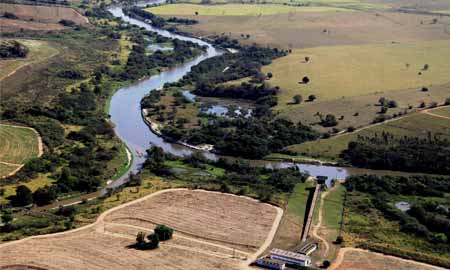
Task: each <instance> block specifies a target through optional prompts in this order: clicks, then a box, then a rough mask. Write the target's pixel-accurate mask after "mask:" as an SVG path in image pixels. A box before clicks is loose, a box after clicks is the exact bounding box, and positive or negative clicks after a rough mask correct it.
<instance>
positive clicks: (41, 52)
mask: <svg viewBox="0 0 450 270" xmlns="http://www.w3.org/2000/svg"><path fill="white" fill-rule="evenodd" d="M17 41H19V42H20V43H22V44H24V45H25V46H26V47H27V48H28V49H29V53H28V55H27V57H26V58H25V59H23V58H18V59H10V60H0V81H2V80H3V79H4V78H5V77H8V76H11V75H13V74H14V73H15V72H16V70H18V69H20V68H22V67H24V66H25V65H29V64H33V63H38V62H41V61H43V60H45V59H48V58H50V57H52V56H54V55H56V54H57V53H58V49H57V48H56V47H54V46H52V44H51V43H49V42H46V41H41V40H25V39H19V40H17Z"/></svg>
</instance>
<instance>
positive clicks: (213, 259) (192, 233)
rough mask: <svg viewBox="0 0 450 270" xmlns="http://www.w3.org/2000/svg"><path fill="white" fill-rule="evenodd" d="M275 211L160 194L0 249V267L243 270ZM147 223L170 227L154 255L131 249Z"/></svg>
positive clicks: (225, 198) (236, 200)
mask: <svg viewBox="0 0 450 270" xmlns="http://www.w3.org/2000/svg"><path fill="white" fill-rule="evenodd" d="M212 202H214V203H212ZM277 212H278V210H277V209H276V208H275V207H273V206H270V205H268V204H263V203H259V202H257V201H255V200H251V199H249V198H244V197H239V196H233V195H227V194H222V193H215V192H206V191H189V190H184V189H182V190H166V191H163V192H159V193H155V194H153V195H150V196H149V197H145V198H142V199H139V200H138V201H134V202H131V203H128V204H125V205H121V206H119V207H117V208H116V209H111V210H109V211H108V212H105V213H104V214H103V215H102V216H100V217H99V219H98V220H97V222H96V223H95V224H93V225H92V226H88V227H84V228H81V229H78V230H74V231H69V232H66V233H61V234H55V235H47V236H43V237H36V238H28V239H25V240H22V241H17V242H11V243H7V244H4V245H0V268H2V267H3V268H4V267H8V266H13V265H21V266H34V267H40V268H42V269H75V270H77V269H80V270H81V269H93V270H95V269H162V268H164V269H169V270H172V269H174V270H175V269H188V270H189V269H192V270H194V269H205V270H206V269H224V270H225V269H227V270H228V269H242V268H244V264H247V263H248V262H247V261H244V260H245V258H248V256H252V254H253V252H255V250H256V249H257V248H259V247H260V246H261V245H263V242H267V239H266V238H268V239H269V240H271V238H270V237H268V235H269V236H271V235H272V233H271V231H273V229H276V226H275V227H274V228H272V226H273V224H274V221H275V220H277V219H278V218H279V213H278V214H277ZM263 214H264V215H263ZM276 217H277V218H276ZM153 222H164V223H165V224H166V225H169V226H172V227H174V228H175V233H174V236H173V239H171V240H168V241H165V242H160V246H159V248H158V249H155V250H147V251H138V250H135V249H133V248H130V247H129V246H130V245H132V244H134V243H135V239H136V234H137V232H139V231H145V232H150V231H151V230H152V229H153V228H154V224H155V223H153ZM275 224H277V223H276V222H275ZM236 228H240V229H242V231H240V230H237V229H236ZM185 231H186V232H185ZM211 238H213V239H211ZM225 240H226V241H225ZM242 244H245V245H251V246H252V245H257V246H255V247H254V248H251V249H248V248H246V247H245V246H242ZM265 244H266V243H265ZM235 246H239V247H241V249H239V248H235ZM247 247H248V246H247ZM44 258H45V259H44ZM3 268H2V269H3Z"/></svg>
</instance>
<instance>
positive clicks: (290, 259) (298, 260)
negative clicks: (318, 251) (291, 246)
mask: <svg viewBox="0 0 450 270" xmlns="http://www.w3.org/2000/svg"><path fill="white" fill-rule="evenodd" d="M270 258H271V259H273V260H281V261H284V262H286V263H288V264H292V265H299V266H310V265H311V258H310V257H309V256H306V255H303V254H300V253H296V252H292V251H286V250H281V249H277V248H274V249H272V250H271V251H270Z"/></svg>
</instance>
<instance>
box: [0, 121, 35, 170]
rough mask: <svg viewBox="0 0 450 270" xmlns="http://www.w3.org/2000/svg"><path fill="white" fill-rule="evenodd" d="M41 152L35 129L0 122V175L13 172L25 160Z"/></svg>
mask: <svg viewBox="0 0 450 270" xmlns="http://www.w3.org/2000/svg"><path fill="white" fill-rule="evenodd" d="M42 153H43V149H42V141H41V138H40V136H39V134H38V133H37V132H36V130H34V129H32V128H29V127H20V126H11V125H3V124H0V164H2V167H1V168H2V170H1V174H0V177H3V176H7V175H9V174H11V173H13V172H15V171H16V170H18V169H20V168H21V167H22V166H23V164H24V163H25V162H26V161H27V160H29V159H30V158H34V157H39V156H41V155H42Z"/></svg>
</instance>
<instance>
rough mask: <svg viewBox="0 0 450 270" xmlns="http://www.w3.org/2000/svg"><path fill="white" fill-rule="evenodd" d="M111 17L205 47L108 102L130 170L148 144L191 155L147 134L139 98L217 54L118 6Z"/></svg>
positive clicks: (332, 170) (336, 174)
mask: <svg viewBox="0 0 450 270" xmlns="http://www.w3.org/2000/svg"><path fill="white" fill-rule="evenodd" d="M152 3H153V4H155V3H161V1H150V2H146V3H140V4H139V6H145V5H146V4H152ZM108 10H109V11H110V12H111V13H112V14H113V15H114V16H116V17H119V18H122V20H123V21H125V22H129V23H130V24H134V25H138V26H140V27H144V28H145V29H147V30H149V31H153V32H156V33H158V34H160V35H162V36H165V37H169V38H175V39H180V40H185V41H191V42H194V43H196V44H199V45H201V46H207V51H206V52H205V53H203V54H202V55H200V56H197V57H196V58H195V59H193V60H191V61H188V62H186V63H183V64H180V65H178V66H176V67H174V68H171V69H169V70H167V71H163V72H161V73H160V74H158V75H154V76H151V77H150V78H145V79H143V80H140V81H139V82H137V83H135V84H132V85H130V86H127V87H124V88H121V89H119V90H118V91H117V92H116V93H115V94H114V95H113V97H112V99H111V105H110V112H109V114H110V115H111V121H112V122H113V123H114V125H115V132H116V134H117V135H118V136H119V137H120V139H122V141H123V142H124V143H125V144H126V145H127V146H128V148H129V149H130V150H131V152H132V154H133V156H134V159H133V163H132V166H131V168H130V171H132V172H137V171H138V170H139V169H140V168H141V166H142V164H143V162H144V161H145V156H144V155H143V153H145V150H146V149H148V148H149V147H150V145H151V144H153V145H156V146H159V147H162V148H163V149H164V150H165V151H166V152H169V153H172V154H175V155H178V156H181V155H189V154H191V153H192V151H193V150H192V149H190V148H187V147H184V146H181V145H178V144H171V143H168V142H165V141H164V140H163V139H162V138H161V137H159V136H157V135H156V134H154V133H153V132H151V131H150V129H149V128H148V126H147V125H146V124H145V123H144V121H143V119H142V116H141V107H140V101H141V99H142V98H143V97H144V96H145V95H146V94H148V93H149V92H150V91H152V90H154V89H158V88H160V87H162V86H163V85H164V84H165V83H170V82H175V81H177V80H179V79H181V78H182V77H183V76H184V75H185V74H187V73H188V72H189V71H190V70H191V68H192V67H193V66H195V65H197V64H198V63H200V62H201V61H203V60H205V59H208V58H211V57H214V56H217V55H220V54H221V51H220V50H217V49H216V48H214V47H213V46H212V45H211V44H209V43H207V42H205V41H203V40H200V39H197V38H192V37H186V36H182V35H178V34H174V33H171V32H168V31H165V30H161V29H158V28H155V27H153V26H151V25H150V24H148V23H145V22H143V21H140V20H137V19H133V18H130V17H128V16H127V15H125V14H124V13H123V10H122V8H121V7H111V8H109V9H108ZM204 155H205V156H206V157H207V158H209V159H217V158H218V156H217V155H215V154H212V153H204ZM255 163H257V164H259V165H261V166H266V167H271V168H286V167H292V166H297V167H298V168H299V169H300V170H301V171H308V172H309V173H310V174H311V175H313V176H317V175H325V176H328V177H330V178H339V179H344V178H345V177H347V176H348V175H349V174H351V173H352V172H353V171H360V172H363V171H362V170H358V169H356V170H355V169H349V168H340V167H332V166H323V165H310V164H298V163H297V164H294V163H289V162H276V161H256V162H255ZM127 175H128V173H127V174H125V175H124V176H122V177H121V178H119V179H118V180H116V181H114V182H112V183H110V184H109V185H108V186H107V187H108V188H115V187H118V186H120V185H122V184H123V183H124V181H126V178H127Z"/></svg>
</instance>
